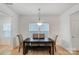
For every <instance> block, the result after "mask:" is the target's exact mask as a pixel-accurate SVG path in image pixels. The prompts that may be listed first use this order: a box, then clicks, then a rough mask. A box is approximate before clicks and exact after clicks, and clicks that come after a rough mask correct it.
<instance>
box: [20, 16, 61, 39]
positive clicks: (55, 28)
mask: <svg viewBox="0 0 79 59" xmlns="http://www.w3.org/2000/svg"><path fill="white" fill-rule="evenodd" d="M37 22H38V16H35V15H29V16H20V18H19V32H20V33H22V35H23V37H24V39H25V38H26V37H29V36H31V35H30V34H29V24H30V23H37ZM41 22H43V23H49V36H50V37H52V38H54V36H55V35H56V34H59V26H60V23H59V16H53V15H42V16H41Z"/></svg>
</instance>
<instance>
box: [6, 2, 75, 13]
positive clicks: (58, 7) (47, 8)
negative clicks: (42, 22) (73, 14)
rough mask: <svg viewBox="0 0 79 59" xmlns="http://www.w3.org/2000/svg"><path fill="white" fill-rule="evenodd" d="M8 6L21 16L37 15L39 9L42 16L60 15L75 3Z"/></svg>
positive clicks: (16, 4)
mask: <svg viewBox="0 0 79 59" xmlns="http://www.w3.org/2000/svg"><path fill="white" fill-rule="evenodd" d="M7 5H8V6H9V8H11V9H12V10H13V11H15V12H16V13H18V14H19V15H37V14H38V9H39V8H40V9H41V12H40V13H41V15H60V14H62V13H63V12H65V11H66V10H68V9H69V8H71V7H72V6H74V5H75V3H13V4H9V3H8V4H7Z"/></svg>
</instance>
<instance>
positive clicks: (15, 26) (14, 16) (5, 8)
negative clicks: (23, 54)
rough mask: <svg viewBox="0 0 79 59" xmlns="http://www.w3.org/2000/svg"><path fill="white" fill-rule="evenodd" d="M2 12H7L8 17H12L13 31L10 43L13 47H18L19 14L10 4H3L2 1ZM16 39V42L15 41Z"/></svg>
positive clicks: (0, 10) (0, 9)
mask: <svg viewBox="0 0 79 59" xmlns="http://www.w3.org/2000/svg"><path fill="white" fill-rule="evenodd" d="M0 12H1V13H3V14H5V15H6V16H7V17H9V18H10V20H11V27H12V32H11V41H10V43H11V44H10V45H11V48H13V47H16V45H17V44H15V43H16V41H15V40H16V34H17V32H18V22H17V21H18V15H17V14H16V13H15V12H14V11H12V10H11V9H10V8H9V7H8V6H6V5H5V4H1V3H0ZM14 41H15V43H14Z"/></svg>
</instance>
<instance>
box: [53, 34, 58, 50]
mask: <svg viewBox="0 0 79 59" xmlns="http://www.w3.org/2000/svg"><path fill="white" fill-rule="evenodd" d="M57 39H58V35H56V36H55V44H54V49H55V50H54V51H55V52H56V42H57Z"/></svg>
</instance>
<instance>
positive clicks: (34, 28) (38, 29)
mask: <svg viewBox="0 0 79 59" xmlns="http://www.w3.org/2000/svg"><path fill="white" fill-rule="evenodd" d="M29 32H31V33H44V34H48V32H49V24H48V23H43V25H41V26H38V25H37V24H36V23H32V24H29Z"/></svg>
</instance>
